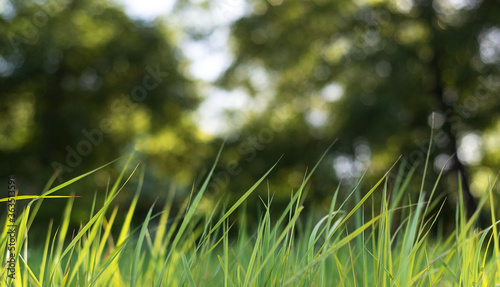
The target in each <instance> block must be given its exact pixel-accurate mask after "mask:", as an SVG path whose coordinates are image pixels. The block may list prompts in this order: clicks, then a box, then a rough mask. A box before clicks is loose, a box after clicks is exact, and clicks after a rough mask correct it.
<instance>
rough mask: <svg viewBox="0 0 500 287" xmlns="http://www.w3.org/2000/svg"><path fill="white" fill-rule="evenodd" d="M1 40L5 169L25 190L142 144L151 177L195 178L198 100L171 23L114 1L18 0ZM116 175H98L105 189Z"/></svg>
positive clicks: (0, 141) (1, 26)
mask: <svg viewBox="0 0 500 287" xmlns="http://www.w3.org/2000/svg"><path fill="white" fill-rule="evenodd" d="M0 35H1V37H0V87H1V90H0V111H1V113H0V157H1V158H2V164H1V165H0V171H1V172H0V173H1V174H9V173H10V174H15V175H16V176H18V177H19V178H21V179H20V180H18V183H19V184H20V185H23V187H24V189H23V187H20V190H21V192H22V193H24V194H33V193H37V192H40V191H41V190H40V186H43V184H44V182H45V181H47V180H48V178H49V177H50V175H51V174H52V173H53V172H54V171H55V170H56V169H58V168H61V171H62V172H61V174H60V179H61V180H69V179H71V178H73V177H75V176H78V175H80V174H82V173H83V172H85V171H88V170H90V169H93V168H96V167H97V166H100V165H102V164H105V163H107V162H109V161H111V160H113V159H115V158H117V157H119V156H123V155H126V154H128V153H129V152H131V151H132V150H133V149H134V145H135V147H137V148H138V149H139V150H140V151H141V152H142V153H141V154H142V155H143V157H144V158H147V159H148V161H147V162H148V165H149V167H150V170H151V171H152V173H151V181H152V180H153V179H160V178H161V179H162V180H163V181H168V177H169V176H171V179H172V180H176V181H180V182H182V181H183V180H184V181H185V180H188V181H189V182H190V181H191V180H192V178H193V174H191V173H190V172H191V171H192V170H193V167H195V166H196V165H197V164H198V163H199V162H200V161H201V159H200V157H199V156H198V155H196V154H193V153H191V152H189V151H190V150H193V149H195V147H196V148H197V149H198V150H200V148H199V146H198V145H197V143H198V142H200V137H199V134H198V133H197V132H196V128H195V125H194V124H193V122H192V121H191V120H190V115H189V111H191V110H193V109H195V108H196V107H197V104H198V98H197V96H196V93H195V90H194V88H193V85H192V83H191V81H190V80H188V79H187V78H186V77H185V76H184V75H183V71H182V70H183V69H184V68H183V66H185V65H186V64H185V63H183V61H184V60H183V59H182V57H181V54H180V52H179V51H178V50H177V49H176V48H175V47H174V44H173V43H172V36H173V33H172V31H169V30H168V27H166V26H165V25H164V23H162V22H161V21H159V20H158V21H155V22H140V21H134V20H131V19H129V18H128V17H127V16H126V15H125V14H124V12H123V11H122V9H121V7H119V6H116V4H112V3H111V2H110V3H108V2H106V1H95V0H71V1H64V0H57V1H55V0H49V1H43V2H41V1H16V0H10V1H4V2H3V8H2V11H1V14H0ZM107 171H109V169H107ZM107 171H103V172H102V173H100V174H98V175H97V176H96V177H95V178H96V181H97V184H98V187H102V188H103V189H104V188H105V186H106V183H107V179H108V176H109V174H108V173H107ZM159 174H161V176H159ZM35 184H36V185H35ZM168 184H169V183H168ZM32 186H36V188H30V187H32ZM88 186H89V187H91V190H94V189H95V183H91V184H89V185H88ZM73 189H76V190H77V191H79V192H77V194H79V195H89V193H88V192H85V191H86V190H88V188H87V187H86V186H82V185H76V186H74V187H73ZM146 189H149V190H155V191H158V186H154V183H153V182H149V184H148V185H146ZM154 196H155V197H156V196H158V194H155V195H154ZM88 199H89V200H92V196H90V195H89V196H88ZM148 204H149V203H148ZM78 208H80V209H81V210H83V211H87V212H88V210H89V208H88V206H85V205H82V206H81V207H78Z"/></svg>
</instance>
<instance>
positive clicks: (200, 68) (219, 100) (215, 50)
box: [119, 0, 251, 135]
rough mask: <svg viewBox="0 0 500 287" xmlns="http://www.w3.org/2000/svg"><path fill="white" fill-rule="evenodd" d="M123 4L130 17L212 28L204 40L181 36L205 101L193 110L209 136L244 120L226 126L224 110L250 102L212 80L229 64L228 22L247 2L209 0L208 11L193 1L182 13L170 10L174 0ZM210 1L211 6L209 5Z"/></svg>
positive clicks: (129, 0) (241, 12) (137, 0)
mask: <svg viewBox="0 0 500 287" xmlns="http://www.w3.org/2000/svg"><path fill="white" fill-rule="evenodd" d="M119 1H120V2H121V3H122V4H123V5H124V6H125V12H126V13H127V14H128V15H129V16H130V17H132V18H136V19H141V20H154V19H155V18H156V17H162V18H165V19H166V21H167V23H169V22H170V23H173V24H174V25H176V26H178V25H181V26H182V27H189V28H197V29H214V30H213V33H211V34H210V36H209V37H207V39H206V41H193V40H191V39H190V38H189V37H188V36H187V35H185V36H181V40H180V43H179V44H180V45H181V50H182V52H183V53H184V55H185V56H186V57H187V58H188V59H189V61H190V63H191V65H190V70H189V71H190V74H191V76H192V78H193V79H195V80H197V81H198V82H199V89H200V91H201V94H202V96H203V97H204V98H205V101H204V102H203V103H202V104H201V105H200V107H199V109H198V111H197V112H196V113H195V120H196V121H197V123H198V125H199V127H200V128H201V130H202V131H204V132H205V133H207V134H211V135H221V134H224V133H227V132H229V131H230V130H231V129H232V128H235V127H234V125H235V124H237V123H242V122H243V120H242V119H240V120H239V121H238V120H236V121H231V123H232V126H230V125H228V122H230V121H228V120H227V119H225V117H224V111H226V110H238V109H241V108H243V107H248V106H249V105H251V103H250V97H249V96H248V95H247V94H246V93H245V92H243V91H232V92H228V91H223V90H221V89H218V88H217V87H215V86H214V85H212V83H213V82H214V81H215V80H216V79H217V78H218V76H219V75H220V74H221V73H222V72H223V71H224V70H225V69H226V68H227V67H228V66H229V65H230V63H231V60H232V56H231V53H230V51H229V48H228V45H227V43H228V38H229V33H230V29H229V27H230V25H231V23H232V22H233V21H235V20H237V19H239V18H240V17H241V16H243V15H245V13H246V11H248V8H249V7H248V4H247V3H245V1H244V0H218V2H217V3H216V4H214V3H215V2H211V5H210V7H211V8H210V9H209V11H206V10H203V9H201V8H197V7H198V6H197V5H196V2H197V1H200V0H193V1H192V2H191V3H192V4H193V5H192V6H193V9H189V10H187V11H184V12H183V13H182V15H178V14H174V13H173V12H172V10H173V7H174V4H175V0H163V1H158V0H119ZM212 4H213V5H212Z"/></svg>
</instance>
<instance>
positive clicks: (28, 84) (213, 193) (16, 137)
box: [0, 0, 500, 224]
mask: <svg viewBox="0 0 500 287" xmlns="http://www.w3.org/2000/svg"><path fill="white" fill-rule="evenodd" d="M499 15H500V5H499V2H498V1H495V0H482V1H481V0H435V1H426V0H386V1H385V0H355V1H343V0H338V1H328V0H314V1H312V0H311V1H287V0H268V1H263V0H213V1H203V0H194V1H168V0H167V1H155V0H141V1H138V0H124V1H103V0H46V1H43V0H22V1H18V0H0V35H1V37H0V158H1V163H0V174H1V175H2V177H3V178H4V179H5V182H7V176H8V175H9V174H13V175H15V176H16V178H17V186H18V188H19V190H20V193H21V194H22V195H28V194H40V192H41V191H42V189H43V186H44V185H45V183H46V182H47V181H48V180H49V178H50V177H51V175H52V174H54V172H55V171H56V170H60V171H61V172H60V174H59V176H58V178H57V179H56V181H55V183H54V185H55V184H59V183H62V182H64V181H67V180H69V179H72V178H74V177H76V176H78V175H81V174H83V173H85V172H87V171H89V170H92V169H94V168H97V167H99V166H101V165H103V164H106V163H108V162H110V161H112V160H114V159H116V158H118V157H120V156H127V155H128V154H130V152H132V151H133V150H134V149H135V150H137V154H136V157H135V160H134V163H137V162H138V161H139V160H140V161H141V165H143V166H144V168H145V184H144V188H143V191H142V194H141V200H140V201H139V206H138V212H139V214H138V215H137V216H136V217H137V220H138V221H139V222H140V221H141V220H142V219H143V217H144V216H143V215H141V214H140V213H141V212H144V213H145V212H147V210H148V209H149V207H150V206H151V204H152V203H153V202H154V200H155V199H158V200H159V201H160V202H164V201H165V200H166V198H167V197H168V193H169V190H173V189H175V190H176V196H175V201H176V202H179V203H180V202H183V200H184V199H185V198H186V197H187V196H188V195H189V193H190V191H191V188H192V187H193V186H194V187H195V189H196V188H198V187H200V185H201V183H202V180H203V179H204V177H205V176H206V175H207V173H208V171H209V168H210V167H211V165H212V164H213V162H214V160H215V156H216V154H217V151H218V149H219V148H220V147H221V145H222V143H223V141H224V140H225V141H226V142H225V146H224V149H223V152H222V157H221V160H220V161H219V163H218V165H217V168H216V170H215V174H214V177H213V179H212V182H211V184H210V185H209V187H208V190H207V196H206V198H205V199H204V202H203V204H202V205H201V209H202V210H201V211H202V212H207V213H210V212H211V211H212V209H213V208H214V206H215V204H216V203H217V201H219V200H220V201H221V203H222V204H223V203H228V204H229V203H231V202H233V201H235V200H236V199H238V198H239V197H240V196H241V195H242V194H243V193H244V192H245V191H246V190H247V189H248V188H249V187H251V186H252V185H253V184H254V183H255V182H256V181H257V180H258V179H259V178H260V177H261V176H262V175H263V174H264V173H265V172H266V171H267V170H268V169H269V168H270V167H271V166H272V165H273V164H274V163H276V161H277V160H278V159H279V158H280V156H282V155H283V158H282V159H281V160H280V162H279V164H278V165H277V167H276V168H275V170H274V171H273V172H272V173H271V175H270V176H269V177H268V180H267V181H266V182H265V184H262V185H261V186H260V187H259V189H258V190H257V192H256V193H257V194H254V195H252V196H251V197H250V198H249V202H248V205H247V206H248V208H247V211H248V212H250V213H252V214H253V215H256V214H257V212H256V211H255V209H254V208H253V207H255V206H260V207H261V208H262V206H263V205H262V203H260V199H259V196H258V195H260V196H261V197H262V198H263V199H266V198H268V195H270V196H274V199H273V204H274V208H277V209H280V207H281V206H284V205H285V204H286V203H287V201H288V200H289V198H290V194H291V192H293V191H296V190H297V188H298V187H299V186H300V184H301V182H302V180H303V178H304V175H305V174H306V172H308V171H310V169H311V168H312V167H313V166H314V165H315V164H316V163H317V161H318V160H319V158H320V156H321V154H322V153H323V152H324V151H325V150H326V149H327V147H328V146H329V145H330V144H331V143H332V142H333V141H334V140H335V139H338V140H337V142H336V143H335V145H334V146H333V148H332V149H331V150H330V151H329V152H328V154H327V155H326V157H325V158H324V160H323V161H322V162H321V163H320V165H319V167H318V170H317V171H316V172H315V174H314V176H313V177H312V179H311V182H310V185H309V188H308V194H307V197H306V199H305V200H306V202H305V205H306V209H309V210H310V211H312V210H314V211H316V212H317V213H318V214H321V215H323V214H325V213H326V212H328V208H329V206H328V205H329V203H330V199H331V197H332V195H333V193H334V191H335V190H336V188H337V186H338V185H339V183H340V182H342V184H341V195H340V196H341V197H343V198H345V196H346V195H347V194H348V192H350V191H351V189H352V187H353V185H354V184H355V183H356V182H357V180H358V179H359V177H360V176H361V175H362V174H363V173H365V171H366V174H365V176H364V178H363V181H362V183H361V187H360V188H361V190H362V191H366V190H367V188H369V187H370V186H372V185H373V184H374V183H376V182H377V180H378V179H380V177H381V176H383V174H384V173H385V172H386V171H387V170H388V169H389V168H390V167H391V166H392V164H393V163H394V162H396V160H397V159H398V158H399V156H400V155H402V159H401V160H400V162H399V164H398V166H397V167H396V169H397V168H399V167H401V163H403V162H405V163H406V165H404V166H403V167H402V169H403V170H405V172H408V171H409V170H410V168H411V167H412V166H414V165H418V168H417V171H416V173H415V180H414V181H413V183H414V184H412V185H411V188H410V194H409V196H411V197H413V196H414V197H415V198H416V197H417V196H418V194H417V192H418V191H419V189H420V182H419V180H420V179H421V177H422V175H423V163H424V161H425V156H426V154H427V149H428V147H429V143H430V136H431V132H433V142H432V145H433V149H432V153H431V154H430V166H429V173H428V175H427V178H426V185H425V188H424V190H425V191H426V192H427V193H430V191H431V189H432V187H433V185H434V183H435V181H436V178H437V175H438V173H439V171H440V170H441V169H443V168H444V176H443V178H442V179H441V181H440V185H439V187H438V190H437V193H438V194H439V195H440V196H443V198H444V197H447V198H448V199H447V205H446V209H447V210H448V211H447V212H451V210H452V209H453V207H454V206H455V203H456V200H457V196H458V182H459V179H458V174H460V175H461V178H462V179H463V182H462V184H463V186H464V187H465V188H464V196H465V198H466V200H467V203H468V209H469V211H473V210H474V208H475V206H476V204H477V202H478V199H479V198H480V197H481V196H482V195H483V194H484V193H485V192H486V191H487V188H488V186H492V185H493V184H494V180H495V177H496V175H497V173H498V171H499V166H500V165H499V163H500V105H499V103H500V74H499V72H500V71H499V67H500V17H499ZM432 122H434V123H433V125H432ZM432 126H433V127H434V128H433V129H432ZM453 155H454V157H453V158H452V159H451V160H450V161H449V162H448V165H446V166H445V163H446V162H447V161H448V159H450V158H451V157H452V156H453ZM122 166H123V161H119V162H118V163H115V164H113V165H111V166H109V167H106V168H104V169H103V170H101V171H99V172H97V173H96V174H93V175H92V176H90V177H88V178H86V179H84V180H83V181H80V182H79V183H77V184H74V185H71V186H70V187H68V188H65V189H64V190H62V191H60V192H58V194H63V195H69V194H75V195H78V196H81V197H80V198H78V199H76V201H75V207H74V214H73V216H74V218H72V220H73V222H74V224H79V222H80V221H82V220H86V218H88V216H89V211H90V205H91V203H92V200H93V197H94V194H96V195H97V198H98V199H101V200H102V198H103V196H104V194H105V192H106V186H107V184H108V181H109V180H111V182H113V180H114V179H115V178H116V176H117V174H118V172H119V170H120V169H121V167H122ZM136 178H138V177H137V176H136V177H134V178H133V179H132V182H131V183H130V184H129V185H128V186H127V187H126V189H125V190H124V191H123V192H122V194H121V197H119V198H118V199H117V204H118V205H121V209H122V211H123V210H126V208H127V204H128V202H130V200H131V198H132V196H133V192H134V190H135V185H136V181H137V180H136ZM390 179H391V180H390V181H389V182H390V184H393V182H394V180H396V173H395V172H392V173H391V176H390ZM492 188H493V190H494V193H495V194H496V195H498V193H500V185H498V183H495V185H494V186H493V187H492ZM6 194H7V191H5V196H6ZM5 196H0V197H5ZM65 202H66V201H65V200H50V201H46V202H45V203H44V205H42V208H44V209H43V212H42V211H41V212H40V213H39V216H38V218H39V219H40V220H41V222H43V221H44V220H45V221H46V220H48V219H49V218H51V217H56V218H57V217H60V213H61V210H62V206H64V204H65ZM19 204H23V203H22V202H19ZM157 206H159V207H160V208H161V206H162V204H158V205H157ZM54 207H57V208H54ZM18 208H19V207H18ZM18 210H19V211H18V212H20V210H21V209H18ZM123 213H125V212H124V211H123ZM452 214H454V213H452ZM448 218H451V217H448Z"/></svg>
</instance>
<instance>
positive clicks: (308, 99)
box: [219, 0, 500, 214]
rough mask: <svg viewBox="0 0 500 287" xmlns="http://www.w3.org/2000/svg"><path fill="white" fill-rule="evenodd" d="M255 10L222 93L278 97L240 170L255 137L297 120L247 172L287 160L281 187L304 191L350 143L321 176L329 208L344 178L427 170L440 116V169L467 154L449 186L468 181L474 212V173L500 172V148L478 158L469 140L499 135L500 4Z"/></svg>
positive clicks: (319, 190) (236, 39)
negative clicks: (404, 163) (310, 172)
mask: <svg viewBox="0 0 500 287" xmlns="http://www.w3.org/2000/svg"><path fill="white" fill-rule="evenodd" d="M252 7H253V10H252V12H251V13H249V14H248V16H246V17H244V18H242V19H240V20H238V21H237V22H235V23H234V25H233V26H232V39H231V42H230V44H231V45H232V46H231V47H232V49H233V54H234V61H233V63H232V65H231V66H230V67H229V68H228V69H227V71H226V73H225V74H224V76H223V77H221V78H220V80H219V84H220V85H221V86H222V87H224V88H226V89H244V90H246V91H247V93H248V94H250V95H251V96H252V97H255V98H259V97H264V95H265V94H269V93H271V94H272V96H271V97H269V98H266V99H267V101H268V102H267V108H266V109H265V110H264V112H260V113H259V112H256V113H253V114H251V115H250V116H249V120H248V121H247V124H246V125H245V127H244V130H243V131H241V132H240V133H239V141H234V143H233V147H232V148H233V149H234V150H235V151H237V152H235V155H234V156H233V159H232V160H235V161H239V162H245V161H244V160H243V159H245V158H246V157H247V154H246V152H245V148H244V145H245V143H244V142H245V139H248V138H249V137H251V136H252V135H253V136H255V135H257V134H259V132H262V131H264V130H265V129H269V128H270V126H272V125H273V122H276V121H279V118H280V117H281V118H287V119H288V120H286V122H285V123H284V125H285V128H284V129H283V130H280V131H279V132H274V133H273V138H272V140H271V141H272V143H271V141H269V143H265V144H264V143H263V141H261V142H260V144H261V145H262V146H261V147H258V146H257V145H255V144H254V146H253V149H254V150H255V151H258V152H259V156H258V157H257V159H255V160H252V161H249V162H252V164H251V165H249V166H248V167H247V169H248V170H249V171H250V173H249V174H254V176H255V175H257V174H259V173H262V172H263V169H265V167H263V166H262V165H261V164H259V163H258V162H259V161H260V160H261V159H262V158H266V159H268V158H270V156H271V155H279V154H282V153H285V161H284V162H282V163H281V165H280V168H284V170H286V171H287V172H283V173H282V174H281V176H277V177H278V178H279V179H277V180H276V181H274V183H275V184H274V187H275V188H276V190H278V191H281V192H282V193H283V192H284V190H283V189H284V188H283V187H280V184H279V183H281V185H282V183H283V182H286V180H287V179H290V180H289V182H290V183H291V184H292V186H297V185H298V184H299V183H300V181H301V178H300V176H299V175H300V174H301V173H302V174H303V172H304V171H305V165H309V166H311V165H312V164H314V162H313V159H315V158H317V155H319V154H320V153H321V151H323V150H324V149H325V147H326V146H327V145H328V144H329V141H331V140H333V139H334V138H337V137H338V138H339V142H338V144H337V145H335V147H334V151H333V152H332V153H331V155H330V157H329V158H328V159H327V161H326V162H327V163H326V164H323V165H322V166H323V168H322V170H320V171H318V173H319V175H318V176H316V177H315V183H314V184H315V187H314V190H315V192H316V194H315V196H314V197H315V199H316V200H319V201H321V199H322V198H323V196H324V194H325V193H326V192H329V193H330V192H331V190H332V189H334V184H333V182H332V180H331V179H332V178H339V179H344V180H346V179H349V178H352V177H357V176H359V175H360V174H361V173H362V171H363V170H364V169H365V168H366V167H367V166H368V165H370V173H371V174H376V175H377V176H380V175H381V174H382V172H384V171H385V170H386V169H387V168H388V167H389V166H390V164H391V163H392V162H394V161H395V160H396V158H397V156H398V155H399V154H403V155H404V156H405V157H407V160H408V161H409V162H410V163H411V164H413V163H416V162H417V161H418V160H424V159H425V154H426V152H427V147H428V138H429V135H430V125H429V122H430V115H431V112H435V128H436V130H435V132H434V133H435V137H434V138H435V142H434V147H435V148H434V152H433V154H432V156H431V159H434V166H435V168H436V170H439V169H440V168H441V166H443V164H444V162H445V161H446V159H447V158H448V157H450V156H452V155H453V154H457V153H458V158H457V157H455V160H454V161H453V163H452V164H451V166H449V167H448V168H447V172H446V175H447V179H445V180H444V181H443V182H444V184H445V185H444V187H446V189H447V190H448V191H449V192H453V193H455V194H456V190H457V182H458V180H457V178H456V175H457V173H460V174H461V177H462V179H463V186H464V187H465V188H464V196H465V198H466V201H467V203H468V211H469V214H471V212H472V211H473V210H474V209H475V207H476V204H475V201H474V198H473V196H472V195H471V191H470V189H469V186H470V178H471V177H470V175H469V173H468V171H472V173H473V174H476V171H477V166H479V165H480V166H482V167H486V168H489V169H490V170H491V169H495V168H498V162H492V161H491V160H490V159H489V158H488V157H487V156H484V157H482V156H481V155H487V154H488V153H490V154H495V155H498V153H499V148H500V144H499V143H498V142H497V143H496V144H495V143H494V144H490V147H491V148H490V149H489V150H487V149H482V150H481V149H479V150H477V152H476V153H477V154H475V155H474V150H473V151H472V152H471V151H470V150H468V149H461V143H462V142H464V139H466V138H467V137H468V136H469V137H470V136H471V135H472V136H473V135H478V137H476V138H475V139H477V138H479V140H480V141H481V140H482V137H483V131H486V130H490V133H491V132H493V133H498V131H499V130H498V127H499V123H500V122H499V120H500V109H499V105H498V104H499V100H500V99H499V97H498V95H499V92H500V89H499V87H500V85H499V84H498V80H499V76H500V75H499V69H498V68H499V66H500V50H499V48H498V47H500V46H499V45H498V44H500V25H499V24H500V18H499V17H498V15H499V13H500V5H498V1H495V0H483V1H481V0H478V1H473V0H470V1H469V0H463V1H448V0H436V1H425V0H423V1H419V0H416V1H412V0H397V1H396V0H394V1H392V0H391V1H377V0H374V1H372V0H360V1H326V0H314V1H283V0H268V2H263V1H253V2H252ZM262 78H264V79H265V80H262ZM262 85H264V87H263V86H262ZM269 91H272V92H269ZM473 139H474V137H473V138H471V140H473ZM495 139H498V137H495ZM469 147H470V145H469ZM471 153H472V155H471ZM313 155H314V156H313ZM287 159H288V160H287ZM298 163H300V164H298ZM370 173H369V174H370ZM490 173H491V172H490ZM494 173H496V172H495V171H493V174H494ZM297 177H298V178H297ZM374 179H375V178H371V179H369V181H373V180H374ZM430 179H431V180H434V179H435V177H431V178H430ZM233 183H234V182H233ZM231 184H232V183H231ZM271 186H273V184H272V183H271ZM431 186H432V182H430V183H428V187H427V188H430V187H431ZM285 191H287V190H286V189H285ZM481 192H483V190H476V191H474V194H475V195H476V196H477V195H478V194H480V193H481Z"/></svg>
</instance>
